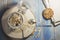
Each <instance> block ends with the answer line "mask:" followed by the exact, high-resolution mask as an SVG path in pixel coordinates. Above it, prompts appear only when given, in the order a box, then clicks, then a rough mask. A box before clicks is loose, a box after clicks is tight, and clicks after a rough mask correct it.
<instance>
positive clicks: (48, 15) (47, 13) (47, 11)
mask: <svg viewBox="0 0 60 40" xmlns="http://www.w3.org/2000/svg"><path fill="white" fill-rule="evenodd" d="M53 15H54V12H53V10H52V9H51V8H46V9H45V10H44V11H43V17H44V18H45V19H51V18H52V17H53Z"/></svg>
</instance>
